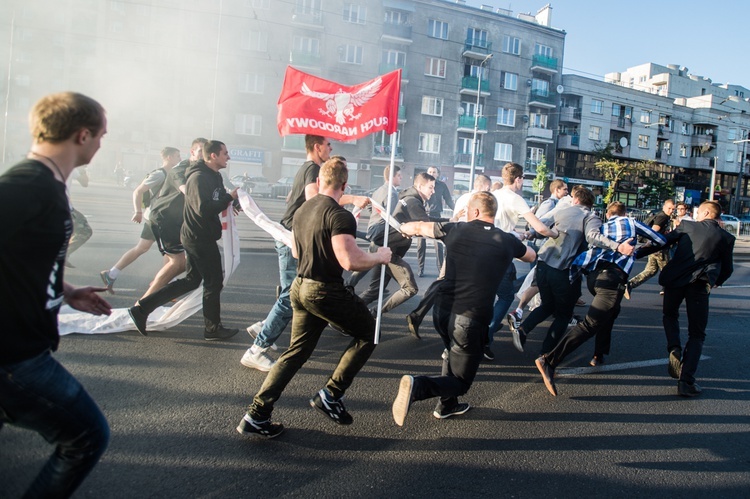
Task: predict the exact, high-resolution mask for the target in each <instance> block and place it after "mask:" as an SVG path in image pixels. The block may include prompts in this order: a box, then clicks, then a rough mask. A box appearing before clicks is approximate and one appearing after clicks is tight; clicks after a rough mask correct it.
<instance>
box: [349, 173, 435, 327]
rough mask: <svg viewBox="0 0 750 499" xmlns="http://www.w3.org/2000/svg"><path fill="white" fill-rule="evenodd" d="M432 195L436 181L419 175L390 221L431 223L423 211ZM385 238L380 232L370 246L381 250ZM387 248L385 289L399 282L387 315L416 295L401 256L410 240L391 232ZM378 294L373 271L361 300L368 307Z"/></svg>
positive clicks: (387, 305) (386, 307)
mask: <svg viewBox="0 0 750 499" xmlns="http://www.w3.org/2000/svg"><path fill="white" fill-rule="evenodd" d="M434 193H435V177H433V176H432V175H428V174H427V173H420V174H418V175H417V176H416V177H415V178H414V186H412V187H409V188H408V189H406V190H405V191H403V192H402V193H401V194H400V196H399V198H400V199H399V201H398V205H397V206H396V209H395V211H394V212H393V218H395V219H396V221H398V222H399V223H405V222H430V221H434V220H433V219H431V218H430V217H429V215H428V214H427V211H426V210H425V201H427V200H428V199H430V197H431V196H432V195H433V194H434ZM384 234H385V231H383V234H381V235H380V236H379V237H377V238H374V239H373V242H374V243H375V244H376V245H378V246H382V245H383V239H384V237H383V236H384ZM388 247H389V248H391V251H392V252H393V253H392V257H391V263H389V264H388V265H387V266H386V282H385V286H387V285H388V281H389V280H390V278H391V277H393V278H394V279H396V282H398V285H399V286H400V289H399V290H398V291H397V292H395V293H393V294H392V295H391V297H390V298H389V299H388V301H386V302H385V304H383V309H382V313H386V312H388V311H389V310H391V309H394V308H396V307H397V306H399V305H401V304H402V303H404V302H405V301H406V300H408V299H409V298H411V297H412V296H414V295H415V294H417V291H419V288H417V283H416V280H415V279H414V273H413V272H412V270H411V267H410V266H409V264H408V263H406V261H405V260H404V255H406V252H407V251H409V248H410V247H411V239H409V238H406V237H404V236H403V235H401V233H399V232H398V231H396V230H395V229H393V228H391V230H390V232H389V234H388ZM379 291H380V272H379V271H378V269H376V271H375V272H373V273H372V279H371V280H370V286H369V287H368V288H367V290H366V291H365V292H364V293H362V294H361V295H360V298H362V300H364V302H365V303H366V304H370V303H372V302H373V301H375V300H376V299H377V297H378V293H379ZM373 315H374V314H373ZM417 338H419V336H417Z"/></svg>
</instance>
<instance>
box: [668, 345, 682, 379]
mask: <svg viewBox="0 0 750 499" xmlns="http://www.w3.org/2000/svg"><path fill="white" fill-rule="evenodd" d="M680 371H682V350H681V349H679V348H673V349H672V350H670V352H669V362H668V365H667V372H668V373H669V375H670V376H671V377H673V378H674V379H680Z"/></svg>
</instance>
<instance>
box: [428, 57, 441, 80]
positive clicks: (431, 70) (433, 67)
mask: <svg viewBox="0 0 750 499" xmlns="http://www.w3.org/2000/svg"><path fill="white" fill-rule="evenodd" d="M445 65H446V61H445V59H437V58H435V57H428V58H427V61H426V63H425V67H424V74H425V75H426V76H436V77H438V78H445Z"/></svg>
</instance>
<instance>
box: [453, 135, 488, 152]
mask: <svg viewBox="0 0 750 499" xmlns="http://www.w3.org/2000/svg"><path fill="white" fill-rule="evenodd" d="M481 137H482V136H481V135H479V136H478V137H477V139H481ZM471 142H472V138H471V137H459V138H458V154H471Z"/></svg>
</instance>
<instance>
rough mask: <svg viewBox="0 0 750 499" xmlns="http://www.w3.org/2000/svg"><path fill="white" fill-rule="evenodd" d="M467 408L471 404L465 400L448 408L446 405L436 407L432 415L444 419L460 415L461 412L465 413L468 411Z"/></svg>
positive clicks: (469, 407)
mask: <svg viewBox="0 0 750 499" xmlns="http://www.w3.org/2000/svg"><path fill="white" fill-rule="evenodd" d="M439 405H440V403H438V406H439ZM469 409H471V406H470V405H469V404H467V403H465V402H461V403H459V404H457V405H456V406H455V407H451V408H450V409H449V408H447V407H436V408H435V411H434V412H433V413H432V415H433V416H435V417H436V418H438V419H446V418H451V417H453V416H460V415H461V414H466V413H467V412H469Z"/></svg>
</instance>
